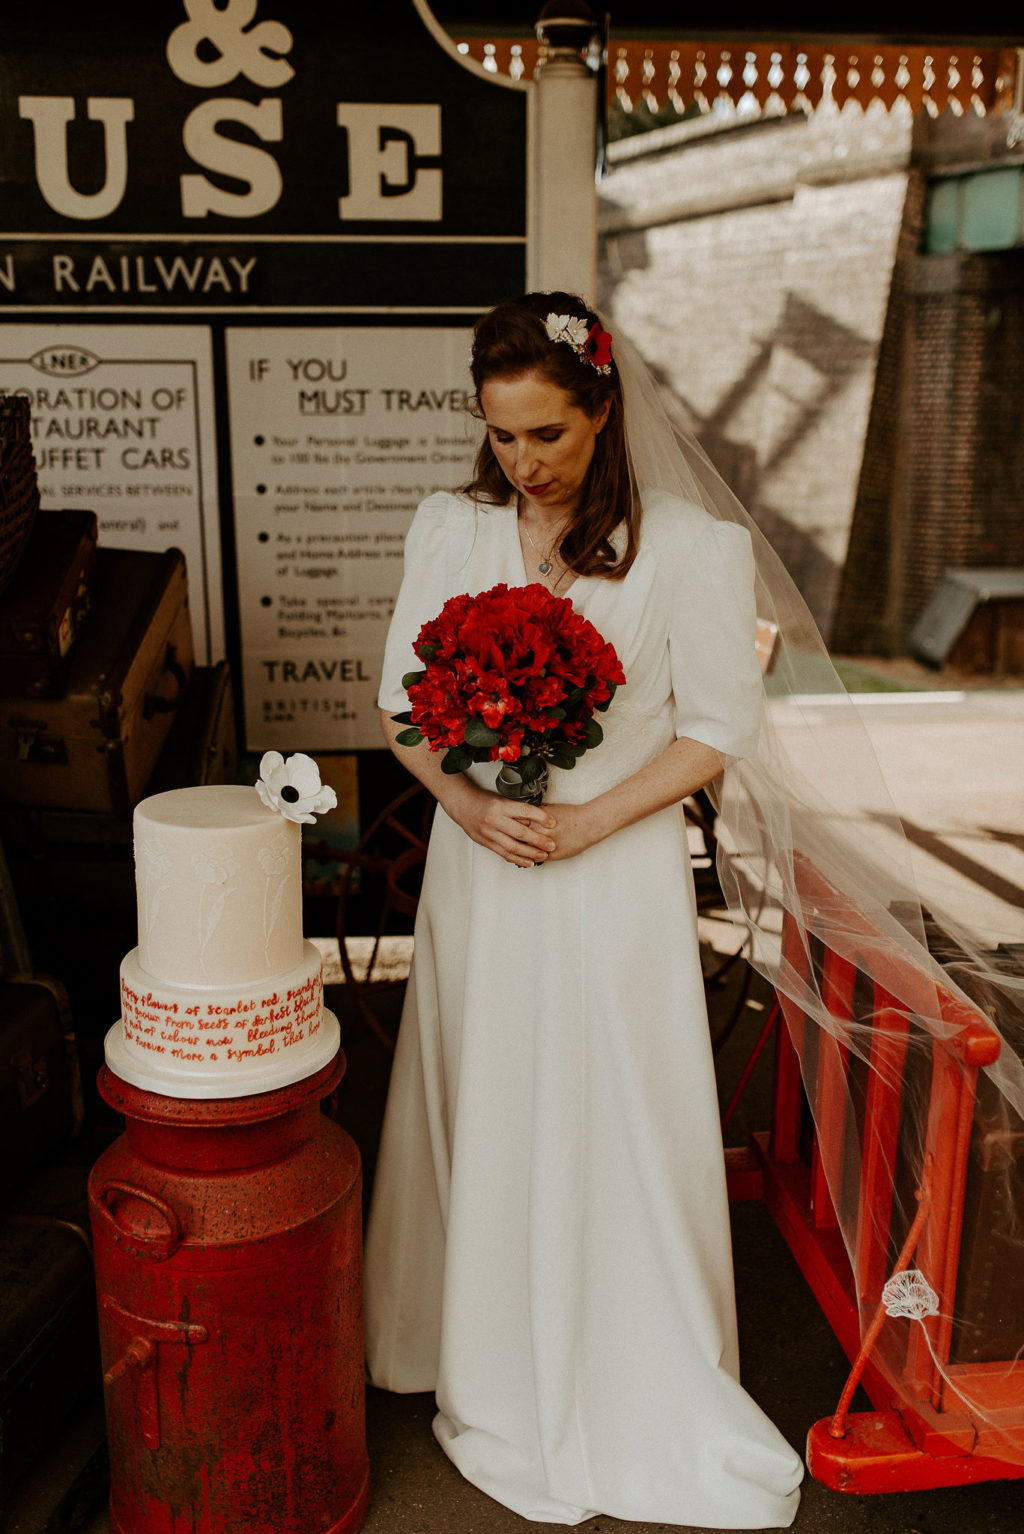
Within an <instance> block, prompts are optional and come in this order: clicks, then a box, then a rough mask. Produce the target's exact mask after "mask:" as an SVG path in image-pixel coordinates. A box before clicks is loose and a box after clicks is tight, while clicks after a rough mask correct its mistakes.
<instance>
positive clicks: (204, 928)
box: [192, 842, 238, 975]
mask: <svg viewBox="0 0 1024 1534" xmlns="http://www.w3.org/2000/svg"><path fill="white" fill-rule="evenodd" d="M192 872H193V873H194V874H195V876H196V878H197V879H198V880H199V882H200V886H201V888H200V891H199V904H198V908H197V915H198V922H199V926H198V937H199V967H200V968H201V970H202V972H203V974H204V975H205V974H206V973H207V969H206V950H207V948H208V947H209V946H210V939H211V938H212V937H213V934H214V933H215V932H216V930H217V928H218V927H219V926H220V923H221V918H222V917H223V915H224V908H225V906H226V905H227V902H228V900H229V898H230V897H231V896H232V895H233V894H234V893H235V886H234V885H233V884H232V885H230V886H229V887H228V888H225V886H226V885H227V884H228V880H229V879H233V878H234V877H235V875H236V874H237V873H238V863H237V861H236V859H235V858H234V857H232V855H231V849H230V848H229V847H227V846H226V845H225V844H224V843H223V842H215V843H213V845H212V846H209V847H204V848H203V849H202V851H201V852H194V853H193V854H192ZM211 895H212V898H211Z"/></svg>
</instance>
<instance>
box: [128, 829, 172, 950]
mask: <svg viewBox="0 0 1024 1534" xmlns="http://www.w3.org/2000/svg"><path fill="white" fill-rule="evenodd" d="M135 863H136V869H135V877H136V879H137V880H138V882H139V886H140V889H141V891H142V898H143V900H144V901H145V905H146V916H147V921H148V925H149V926H150V927H151V928H152V927H154V926H155V925H156V919H157V915H158V913H159V911H160V896H161V895H162V894H163V893H164V891H165V890H166V889H167V885H166V884H163V883H161V882H160V881H161V880H162V879H164V878H165V877H166V875H167V874H169V873H170V871H171V860H170V858H169V857H168V856H167V848H166V846H165V845H164V843H163V842H162V841H158V840H157V839H156V838H153V839H151V840H149V841H141V842H139V843H138V844H137V846H136V849H135Z"/></svg>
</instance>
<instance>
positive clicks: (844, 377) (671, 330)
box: [599, 109, 912, 635]
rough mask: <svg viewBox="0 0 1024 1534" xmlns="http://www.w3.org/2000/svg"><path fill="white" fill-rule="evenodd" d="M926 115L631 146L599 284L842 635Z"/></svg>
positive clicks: (848, 115)
mask: <svg viewBox="0 0 1024 1534" xmlns="http://www.w3.org/2000/svg"><path fill="white" fill-rule="evenodd" d="M911 140H912V122H911V119H910V117H909V114H899V113H893V114H884V113H878V114H877V115H876V114H872V113H869V114H866V115H865V114H863V113H861V112H860V111H859V110H857V111H850V110H849V109H848V110H847V111H845V112H843V113H837V112H833V113H831V114H829V115H825V114H823V113H821V114H818V115H817V116H816V117H813V118H804V117H799V116H796V117H785V118H778V119H774V120H768V121H763V122H756V123H750V124H747V125H740V124H735V123H734V124H733V125H731V126H729V127H720V126H719V125H717V124H716V122H715V120H714V119H700V120H696V121H695V122H693V123H683V124H680V125H679V126H678V127H676V128H671V129H663V130H660V131H658V132H656V133H653V134H648V135H645V136H644V137H643V139H641V140H636V139H634V140H627V141H625V143H624V144H621V145H616V146H613V150H612V156H611V163H612V168H611V171H610V174H609V175H608V176H607V178H606V179H605V181H604V182H603V183H602V184H601V188H600V192H601V203H602V215H601V225H602V242H601V264H600V274H601V292H600V295H599V302H600V303H601V304H602V305H603V307H604V308H605V309H606V310H607V311H608V312H609V313H610V315H611V318H612V319H613V320H614V322H615V323H616V324H617V325H619V326H621V327H622V328H623V329H624V330H625V331H626V332H627V333H628V334H629V335H630V336H631V337H632V338H633V340H634V341H635V342H636V343H637V345H638V346H639V347H640V349H641V351H642V352H643V354H644V356H645V357H646V359H647V361H648V362H649V363H650V364H651V365H652V366H653V367H654V369H655V370H656V372H657V374H658V376H659V377H660V378H661V379H662V380H663V382H664V383H665V385H666V386H667V387H668V388H669V389H670V390H671V391H672V393H673V395H674V396H675V397H676V399H677V400H678V401H679V403H680V404H681V406H682V409H683V412H684V413H685V416H686V418H687V419H688V422H689V424H690V425H691V427H692V429H693V430H694V431H695V432H696V434H697V435H698V437H699V438H700V440H701V441H702V443H703V445H704V447H705V448H706V450H707V451H708V453H709V454H710V456H711V457H712V459H713V460H714V462H715V463H716V465H717V467H718V468H719V470H720V471H721V473H722V474H723V475H724V477H725V478H726V479H727V480H728V482H729V483H730V485H731V486H732V488H733V489H734V490H735V491H736V493H737V494H738V495H739V496H740V498H741V499H742V500H743V501H744V503H745V504H746V505H747V507H748V508H749V510H750V511H751V513H752V515H753V516H754V517H755V518H756V520H757V521H758V523H759V524H760V525H761V527H762V528H763V529H764V531H765V532H766V534H767V535H768V536H769V538H770V539H771V541H772V542H773V543H774V545H775V547H776V548H777V550H778V552H779V553H780V554H781V556H782V558H783V559H784V561H785V562H786V564H787V565H788V567H789V569H790V571H791V572H792V574H793V576H794V578H795V579H796V581H797V583H798V584H799V586H800V588H801V590H802V592H803V594H804V596H805V598H806V599H807V601H808V604H809V605H810V607H811V609H812V611H813V613H814V615H815V618H816V619H817V621H818V623H819V625H820V627H821V628H822V630H823V632H825V633H826V635H828V634H830V633H831V631H832V628H833V623H834V619H835V614H836V604H837V598H838V594H839V588H840V582H841V577H842V571H843V567H844V564H845V560H846V554H847V548H848V545H849V540H850V533H851V526H852V522H853V516H854V509H855V506H856V503H857V496H858V488H859V484H860V478H861V467H862V462H863V458H864V447H865V441H866V438H867V432H868V426H869V422H870V419H871V407H872V400H873V397H874V389H875V377H876V369H877V364H878V357H879V352H880V348H881V344H882V339H883V335H884V332H885V321H886V315H887V312H888V305H889V295H890V289H891V286H892V280H893V271H894V265H895V259H896V252H897V248H898V245H899V241H900V236H901V230H902V229H903V223H904V215H905V209H906V204H907V196H908V188H909V186H910V168H909V162H910V151H911Z"/></svg>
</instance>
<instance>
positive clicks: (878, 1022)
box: [748, 865, 1024, 1493]
mask: <svg viewBox="0 0 1024 1534" xmlns="http://www.w3.org/2000/svg"><path fill="white" fill-rule="evenodd" d="M801 878H802V882H803V885H804V896H805V908H806V909H808V910H810V909H813V908H814V907H815V904H816V902H815V898H814V889H815V881H820V882H821V885H822V896H823V898H822V901H821V907H822V909H826V910H827V909H829V908H833V907H834V903H835V900H836V892H835V891H834V890H832V889H831V888H830V887H827V886H826V885H825V884H824V881H821V880H820V875H818V874H817V873H816V871H815V870H814V869H813V868H811V867H810V866H809V865H808V866H805V867H803V869H802V871H801ZM858 919H859V918H858V916H857V913H855V912H851V911H846V912H845V913H844V917H843V928H844V931H845V933H846V934H847V936H848V935H849V933H850V932H853V931H855V930H856V928H857V921H858ZM875 936H876V935H875V934H872V933H871V932H870V930H869V929H868V928H867V926H866V924H865V925H864V938H865V942H866V943H870V945H871V947H872V948H873V949H874V963H873V966H872V967H873V969H874V971H875V978H874V979H873V980H870V981H868V980H867V978H866V968H865V970H864V971H861V970H860V969H859V967H858V966H857V965H856V964H854V963H852V962H851V961H850V960H849V959H848V958H844V957H840V956H839V955H838V954H836V953H835V952H833V951H832V950H831V949H830V947H829V942H828V932H827V931H816V932H814V933H802V932H800V931H796V930H794V928H793V925H792V923H790V924H789V925H788V926H787V927H786V928H785V929H784V932H783V942H784V945H785V948H786V953H787V957H788V961H789V963H790V964H792V965H799V964H801V963H803V964H806V963H808V962H811V961H812V960H813V962H815V963H816V964H818V965H820V980H821V984H822V988H823V993H824V994H825V996H826V997H827V999H828V1003H829V1008H830V1011H831V1012H832V1014H833V1016H835V1017H836V1018H837V1019H839V1020H842V1019H844V1018H845V1019H849V1018H851V1016H853V1015H856V1016H857V1017H858V1018H859V1019H860V1028H861V1033H862V1036H866V1037H867V1038H868V1041H869V1043H868V1049H869V1054H870V1059H868V1060H866V1061H862V1062H861V1065H862V1066H866V1067H867V1068H866V1069H862V1074H861V1082H860V1085H859V1087H858V1088H857V1091H858V1092H859V1097H858V1103H859V1110H858V1111H859V1121H858V1122H856V1123H854V1122H853V1120H852V1117H851V1116H852V1115H853V1114H854V1104H853V1096H854V1094H853V1091H852V1089H851V1082H850V1076H851V1071H853V1070H855V1069H858V1067H857V1066H855V1065H854V1064H853V1063H852V1062H851V1058H850V1052H849V1051H848V1050H847V1049H846V1048H845V1047H844V1046H843V1045H842V1044H841V1043H839V1042H837V1040H836V1039H834V1038H833V1037H832V1036H831V1035H829V1036H827V1037H826V1036H819V1037H818V1038H816V1039H811V1038H809V1036H808V1033H807V1030H808V1027H809V1025H808V1023H807V1020H806V1019H805V1018H804V1016H803V1015H802V1014H801V1012H800V1011H799V1009H798V1008H797V1007H796V1006H795V1005H794V1004H793V1003H792V1002H791V1001H789V1000H788V999H786V998H780V1000H781V1005H782V1009H783V1012H784V1014H785V1017H786V1022H787V1027H785V1028H779V1029H778V1030H777V1035H776V1066H775V1083H774V1097H773V1113H772V1127H771V1132H770V1133H765V1134H761V1135H757V1136H755V1137H754V1148H755V1150H756V1154H757V1156H758V1158H759V1160H760V1164H761V1170H762V1175H763V1188H764V1198H765V1200H766V1203H767V1205H768V1207H769V1209H770V1210H771V1212H772V1214H773V1216H774V1218H775V1221H776V1223H777V1225H778V1227H779V1229H780V1231H781V1232H782V1234H783V1236H784V1237H785V1239H786V1241H787V1243H788V1245H789V1247H790V1249H791V1250H792V1252H793V1254H794V1256H795V1258H796V1260H797V1262H798V1264H799V1266H800V1268H801V1270H802V1272H803V1274H804V1276H805V1278H806V1279H807V1281H808V1283H809V1284H810V1286H811V1289H812V1290H813V1292H814V1294H815V1296H816V1298H817V1299H818V1302H819V1304H820V1305H821V1307H822V1310H823V1311H824V1313H825V1315H826V1317H827V1318H828V1320H829V1323H830V1324H831V1326H832V1329H833V1331H834V1332H835V1335H836V1337H837V1338H838V1339H839V1341H840V1343H841V1344H842V1346H843V1348H844V1349H845V1351H846V1353H847V1355H848V1356H849V1358H850V1359H851V1361H854V1375H853V1376H852V1383H851V1386H850V1387H848V1389H847V1390H846V1391H844V1394H843V1397H842V1398H841V1401H840V1406H839V1408H838V1409H837V1411H836V1412H835V1413H834V1414H833V1416H831V1417H826V1418H823V1419H822V1420H821V1421H820V1422H818V1423H816V1424H815V1425H814V1426H813V1427H812V1428H811V1430H810V1433H809V1435H808V1442H807V1463H808V1468H809V1469H810V1471H811V1474H812V1475H813V1476H814V1477H815V1478H816V1479H817V1480H819V1481H822V1482H823V1483H824V1484H826V1485H828V1486H831V1487H833V1488H834V1489H836V1490H839V1491H849V1492H861V1493H864V1492H884V1491H909V1490H917V1489H921V1488H925V1487H938V1486H953V1485H963V1484H968V1483H970V1482H974V1481H982V1480H995V1479H1009V1478H1014V1477H1024V1362H1021V1360H1020V1359H1019V1357H1018V1355H1017V1352H1016V1351H1015V1350H1014V1349H1012V1347H1011V1348H1007V1349H1006V1351H1005V1354H1000V1352H999V1348H1000V1343H1001V1340H1002V1339H1001V1338H1000V1337H999V1335H998V1333H996V1334H994V1336H993V1337H992V1339H991V1340H990V1344H989V1347H988V1352H987V1354H985V1355H984V1356H979V1357H977V1358H975V1357H973V1356H965V1353H964V1347H963V1343H962V1341H961V1343H960V1344H959V1351H958V1345H957V1343H956V1339H955V1337H954V1319H953V1318H954V1316H955V1315H956V1314H957V1313H958V1310H960V1311H962V1309H963V1306H964V1304H965V1303H966V1302H965V1300H964V1298H963V1284H962V1283H961V1286H960V1290H958V1281H960V1280H961V1277H962V1275H961V1268H962V1267H963V1264H964V1262H965V1261H966V1258H965V1255H964V1253H963V1251H962V1233H963V1229H964V1208H965V1194H966V1191H967V1189H968V1184H969V1170H970V1169H969V1163H970V1160H971V1157H972V1156H973V1157H974V1159H975V1160H977V1158H978V1155H979V1151H978V1149H977V1146H978V1145H979V1144H982V1146H983V1147H984V1146H985V1145H987V1144H988V1142H989V1141H991V1143H992V1146H993V1147H994V1150H993V1151H992V1154H998V1153H1000V1152H1001V1151H1002V1150H1003V1149H1004V1148H1005V1147H1004V1146H1003V1141H1005V1139H1006V1135H1005V1133H1004V1134H1003V1135H1002V1137H1001V1138H1000V1135H999V1134H998V1133H996V1132H995V1131H993V1132H992V1133H991V1134H990V1135H988V1137H987V1139H986V1137H985V1136H984V1135H982V1136H981V1138H980V1140H979V1133H978V1126H979V1094H982V1090H983V1086H984V1082H983V1079H981V1080H980V1079H979V1071H980V1069H981V1068H982V1067H983V1066H985V1065H986V1064H990V1063H992V1062H993V1061H994V1060H995V1059H996V1058H997V1056H998V1053H999V1049H1000V1046H1001V1040H1000V1037H999V1035H998V1033H997V1032H996V1031H995V1030H994V1029H993V1027H992V1026H991V1024H990V1022H989V1020H988V1019H987V1018H986V1017H985V1016H984V1014H983V1013H982V1012H980V1011H979V1010H977V1009H975V1008H974V1007H972V1006H969V1005H967V1004H965V1003H964V1002H963V1000H962V999H961V998H960V997H958V996H957V995H955V994H954V993H953V992H951V991H949V992H945V993H943V992H942V991H941V990H940V993H939V1000H940V1005H941V1010H942V1015H943V1020H944V1022H945V1024H946V1025H947V1027H948V1029H949V1032H948V1035H947V1036H945V1037H944V1038H942V1039H938V1038H934V1037H929V1036H927V1035H926V1034H924V1033H923V1031H922V1030H921V1029H920V1028H919V1029H918V1031H917V1035H916V1039H915V1041H914V1049H915V1060H916V1062H917V1064H916V1070H917V1078H916V1091H917V1093H918V1095H919V1106H918V1108H917V1109H916V1110H915V1111H916V1114H917V1122H916V1124H915V1136H918V1137H919V1147H918V1149H919V1155H920V1166H919V1167H918V1168H917V1170H916V1172H914V1174H913V1175H914V1176H915V1177H916V1180H917V1184H918V1186H916V1187H910V1186H905V1187H904V1188H903V1190H902V1193H903V1201H902V1207H899V1200H897V1199H896V1198H895V1196H894V1188H895V1187H896V1186H897V1184H898V1181H899V1178H900V1171H899V1158H900V1154H901V1150H902V1151H903V1153H904V1172H903V1177H904V1180H905V1179H906V1177H907V1175H909V1174H908V1173H907V1171H906V1166H905V1162H906V1156H905V1150H906V1147H905V1143H903V1144H902V1145H901V1136H902V1137H904V1142H905V1136H906V1128H905V1125H906V1114H907V1104H906V1094H907V1082H908V1074H907V1069H906V1067H907V1063H908V1048H909V1045H910V1036H911V1031H912V1029H913V1028H914V1026H915V1025H914V1020H913V1017H912V1015H909V1014H908V1012H907V1009H906V1008H902V1007H899V1006H897V1005H896V1003H895V1002H894V1000H893V992H894V991H896V990H900V991H902V992H904V993H906V991H907V990H908V987H906V986H899V985H898V982H897V976H896V973H895V972H890V973H889V974H888V975H878V973H877V971H878V951H877V942H871V940H872V939H873V938H875ZM808 956H812V959H809V958H808ZM902 962H909V961H904V960H901V959H900V958H899V957H898V956H895V955H894V957H893V960H892V963H893V965H899V964H900V963H902ZM866 988H868V989H866ZM910 989H911V990H912V987H911V988H910ZM855 1008H857V1009H858V1010H857V1011H856V1014H854V1009H855ZM865 1019H868V1020H872V1019H873V1020H874V1022H875V1026H873V1027H869V1028H865ZM801 1057H803V1060H804V1070H803V1072H801V1064H800V1062H801ZM809 1096H810V1097H813V1110H814V1111H813V1121H812V1119H811V1117H810V1116H809V1115H808V1112H807V1106H808V1097H809ZM982 1117H983V1115H982ZM982 1127H983V1126H982ZM972 1136H973V1138H972ZM851 1140H852V1141H853V1142H855V1143H856V1145H857V1146H858V1148H859V1154H858V1157H857V1159H856V1163H855V1176H852V1175H851V1176H849V1177H846V1176H844V1178H843V1180H842V1184H843V1198H844V1200H846V1201H850V1202H852V1205H853V1207H852V1208H849V1207H846V1206H845V1205H844V1208H845V1213H846V1224H847V1231H848V1233H849V1232H850V1231H852V1232H853V1235H852V1240H850V1241H849V1242H847V1241H845V1240H844V1238H843V1234H842V1231H841V1228H840V1220H839V1218H838V1215H837V1213H836V1209H835V1206H834V1203H833V1199H832V1196H831V1193H830V1188H829V1183H828V1181H827V1179H826V1176H825V1170H826V1167H832V1168H833V1169H834V1168H836V1167H837V1166H842V1165H843V1157H844V1154H845V1155H846V1156H847V1159H848V1156H849V1151H848V1147H849V1145H850V1143H851ZM972 1146H973V1147H974V1149H972ZM748 1175H749V1174H748ZM833 1186H835V1178H834V1177H833ZM915 1199H916V1200H917V1203H916V1207H917V1210H918V1216H917V1217H916V1218H915V1219H913V1220H912V1221H911V1219H910V1217H909V1210H910V1208H911V1207H914V1200H915ZM897 1251H899V1253H900V1255H899V1257H898V1258H897V1257H895V1255H894V1254H895V1253H896V1252H897ZM851 1254H852V1260H851ZM911 1259H912V1261H913V1266H914V1267H915V1269H917V1270H919V1271H920V1272H921V1273H922V1274H923V1275H924V1276H925V1278H926V1279H927V1281H928V1283H929V1284H930V1286H931V1288H932V1289H933V1290H934V1291H935V1294H936V1296H937V1298H938V1311H937V1314H935V1315H928V1316H925V1317H924V1319H923V1320H921V1321H917V1320H915V1321H913V1322H911V1323H906V1322H891V1323H890V1324H885V1321H886V1319H887V1318H886V1317H884V1315H883V1313H882V1312H881V1311H880V1309H876V1307H879V1306H880V1299H881V1290H882V1286H883V1284H884V1283H885V1281H886V1279H887V1278H888V1277H889V1276H890V1275H891V1274H892V1273H893V1272H894V1271H896V1270H897V1269H899V1268H901V1267H906V1266H907V1264H909V1263H910V1262H911ZM862 1309H863V1311H864V1313H865V1314H866V1315H871V1314H872V1313H873V1314H874V1321H873V1323H872V1324H870V1325H868V1326H867V1327H866V1328H864V1334H863V1339H862ZM858 1382H859V1383H860V1384H862V1385H863V1386H864V1388H865V1390H866V1391H867V1394H868V1396H869V1397H870V1399H871V1402H872V1404H873V1406H874V1407H875V1408H876V1409H875V1410H874V1411H872V1412H860V1413H848V1411H847V1407H848V1405H849V1400H850V1397H851V1396H852V1394H853V1391H852V1384H856V1383H858Z"/></svg>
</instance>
